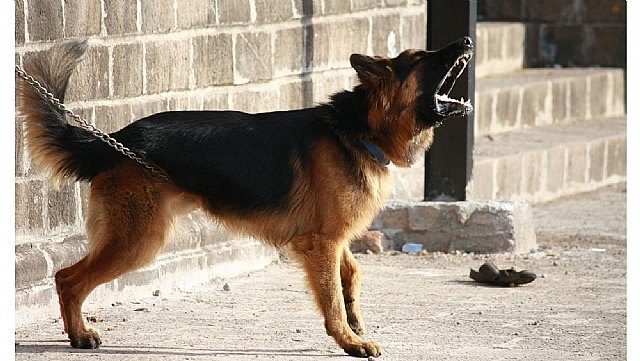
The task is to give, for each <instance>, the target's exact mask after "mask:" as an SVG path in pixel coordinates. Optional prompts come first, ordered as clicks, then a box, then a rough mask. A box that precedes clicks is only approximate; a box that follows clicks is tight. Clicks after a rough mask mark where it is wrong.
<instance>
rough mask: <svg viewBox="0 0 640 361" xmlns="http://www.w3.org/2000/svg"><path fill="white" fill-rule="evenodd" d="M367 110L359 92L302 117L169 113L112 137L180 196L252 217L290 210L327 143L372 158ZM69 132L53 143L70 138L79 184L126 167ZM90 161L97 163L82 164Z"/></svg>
mask: <svg viewBox="0 0 640 361" xmlns="http://www.w3.org/2000/svg"><path fill="white" fill-rule="evenodd" d="M366 102H367V100H366V98H365V94H364V92H363V91H362V89H360V88H359V87H358V88H356V90H355V91H353V92H351V91H344V92H341V93H337V94H334V95H333V97H332V101H331V102H329V103H328V104H324V105H319V106H317V107H314V108H309V109H301V110H295V111H280V112H268V113H258V114H247V113H243V112H238V111H174V112H163V113H157V114H154V115H151V116H149V117H146V118H142V119H140V120H138V121H136V122H134V123H132V124H130V125H128V126H126V127H125V128H123V129H121V130H119V131H117V132H114V133H112V134H111V136H113V137H114V138H115V139H116V140H118V141H119V142H121V143H123V144H124V145H126V146H127V147H128V148H130V149H131V150H132V151H134V152H136V153H138V154H140V155H141V156H143V157H144V158H146V159H147V160H149V161H151V162H152V163H153V164H156V165H157V166H159V167H160V168H162V169H163V170H164V171H165V172H166V173H167V174H168V175H169V177H170V178H171V180H172V181H173V182H175V183H176V185H178V186H179V187H180V188H182V189H185V190H186V191H189V192H192V193H194V194H198V195H200V196H202V197H203V199H205V200H206V201H207V202H208V206H209V207H210V209H212V210H215V211H232V212H236V213H238V212H240V213H246V212H252V211H259V210H266V209H275V208H279V207H282V206H285V205H286V201H287V197H288V195H289V192H290V190H291V186H292V184H293V183H294V177H295V176H296V175H295V174H294V168H293V165H294V163H297V164H299V165H300V166H301V167H303V168H304V167H306V166H307V165H308V163H309V160H310V155H311V152H312V149H311V146H312V144H313V143H314V142H315V141H317V140H319V139H321V138H323V139H327V140H330V141H331V142H333V143H334V145H335V146H336V147H337V148H338V149H341V150H342V154H343V156H344V160H345V161H346V162H348V163H349V164H355V159H354V151H355V152H366V150H364V148H363V147H362V146H361V145H360V143H359V139H360V137H362V136H363V135H364V134H365V133H366V132H368V130H369V127H368V123H367V121H366V117H367V111H366V110H367V106H366V104H367V103H366ZM66 131H67V132H68V134H64V135H62V134H56V135H54V136H56V137H57V136H58V135H62V137H63V138H66V140H65V141H62V142H61V143H62V144H66V145H67V146H68V147H69V149H68V150H69V151H70V152H71V153H72V154H75V155H76V156H74V157H73V159H74V162H72V164H74V165H75V166H77V167H78V179H86V180H91V179H92V178H93V177H94V176H95V175H97V174H98V173H100V172H102V171H105V170H108V169H110V168H113V167H115V166H117V165H119V164H120V163H121V162H123V161H125V160H126V159H127V158H125V157H124V156H123V155H121V154H119V153H117V152H116V151H115V150H113V149H109V148H108V147H107V145H106V144H104V143H102V142H101V141H99V140H98V139H95V138H93V139H92V138H91V137H90V136H88V135H87V134H85V133H83V132H82V131H81V130H78V129H77V128H74V127H70V126H68V127H66ZM194 155H195V156H194ZM87 159H91V160H92V161H90V162H86V161H84V163H82V162H83V160H87ZM373 160H374V159H373V158H372V161H373ZM238 164H242V166H237V165H238ZM356 176H358V175H356ZM359 178H360V177H356V179H359Z"/></svg>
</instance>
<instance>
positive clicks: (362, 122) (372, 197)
mask: <svg viewBox="0 0 640 361" xmlns="http://www.w3.org/2000/svg"><path fill="white" fill-rule="evenodd" d="M86 48H87V44H86V42H77V41H76V42H68V43H64V44H62V45H57V46H54V47H52V48H51V49H49V50H48V51H46V52H43V53H41V54H39V55H36V56H34V57H31V58H29V59H26V60H25V64H24V68H25V71H26V73H27V74H29V75H31V76H32V77H33V78H34V79H36V80H37V81H39V82H40V83H41V84H42V85H43V86H44V87H45V88H46V89H48V90H49V91H50V92H51V93H52V94H53V95H54V96H55V97H57V98H58V99H59V100H60V101H64V95H65V91H66V88H67V85H68V83H69V78H70V76H71V74H72V72H73V70H74V68H75V66H76V64H77V63H78V62H79V61H80V59H81V56H82V55H83V53H84V52H85V50H86ZM472 55H473V42H472V41H471V39H470V38H469V37H465V38H462V39H460V40H458V41H456V42H453V43H451V44H450V45H448V46H446V47H444V48H442V49H440V50H437V51H423V50H415V49H410V50H405V51H403V52H402V53H401V54H399V55H398V56H397V57H395V58H387V57H377V56H375V57H371V56H367V55H362V54H353V55H351V57H350V63H351V65H352V67H353V69H354V70H355V72H356V73H357V76H358V79H359V84H358V85H357V86H355V87H354V88H353V89H352V90H345V91H341V92H338V93H335V94H333V95H332V96H331V97H330V100H329V101H328V102H326V103H322V104H319V105H317V106H315V107H311V108H306V109H300V110H291V111H275V112H267V113H258V114H247V113H243V112H238V111H170V112H162V113H157V114H154V115H151V116H148V117H145V118H142V119H139V120H137V121H135V122H133V123H131V124H129V125H128V126H126V127H124V128H122V129H121V130H118V131H116V132H114V133H111V134H110V135H111V136H112V137H113V138H115V139H116V140H117V141H119V142H120V143H122V144H124V145H125V146H126V147H128V148H129V149H130V150H131V151H132V152H134V153H135V154H137V155H138V156H140V157H141V158H142V159H144V160H145V161H147V162H148V163H149V164H152V165H153V167H155V168H157V169H161V170H162V172H163V173H164V174H165V175H166V177H159V176H157V175H154V174H152V173H150V172H149V171H148V170H147V169H145V167H143V166H142V165H140V164H139V163H138V162H135V161H134V160H131V159H129V158H127V157H125V156H123V155H122V154H120V153H119V152H117V151H115V150H114V149H113V148H112V147H110V146H109V145H108V144H106V143H105V142H103V141H101V140H100V139H98V138H96V137H95V136H94V135H93V134H91V133H90V132H89V131H86V130H84V129H82V128H79V127H75V126H72V125H70V124H69V123H68V121H67V120H66V117H65V115H64V113H63V112H61V111H60V110H59V109H58V108H56V107H55V106H54V105H53V104H52V103H51V102H50V101H49V100H47V99H46V98H45V97H43V96H42V95H40V93H38V92H37V91H36V90H35V89H34V88H33V87H32V86H31V85H30V84H28V83H27V82H25V81H24V80H22V79H18V80H17V84H16V91H17V99H18V105H17V106H18V111H19V112H20V113H21V114H22V115H23V117H24V121H25V123H26V126H25V129H26V141H27V147H28V152H29V153H30V155H31V156H32V157H33V159H34V161H35V162H36V164H38V165H39V166H41V167H42V168H44V170H46V171H48V173H49V174H50V175H51V177H52V178H53V179H54V180H62V179H67V178H71V179H75V180H78V181H83V182H90V196H89V202H88V211H87V213H88V214H87V219H86V231H87V236H88V239H89V245H90V246H89V250H88V253H87V255H86V256H85V257H84V258H82V259H81V260H80V261H79V262H77V263H76V264H74V265H72V266H70V267H67V268H63V269H61V270H59V271H58V272H57V273H56V274H55V284H56V290H57V293H58V297H59V302H60V310H61V313H62V318H63V320H64V329H65V332H67V333H68V335H69V339H70V343H71V346H72V347H74V348H97V347H99V346H100V344H101V337H100V333H99V332H98V331H97V330H96V329H94V328H92V327H90V326H87V325H85V324H84V322H83V320H82V317H81V308H82V303H83V301H84V300H85V298H86V297H87V296H88V295H89V293H90V292H91V291H92V290H93V289H94V288H95V287H97V286H98V285H100V284H103V283H105V282H109V281H111V280H113V279H115V278H117V277H119V276H121V275H123V274H125V273H127V272H131V271H133V270H136V269H138V268H140V267H142V266H145V265H147V264H149V263H151V262H153V260H154V259H155V257H156V256H157V255H158V253H159V252H160V251H161V250H162V248H163V245H164V244H165V240H166V238H167V233H168V230H169V229H170V227H171V224H172V222H173V220H174V218H175V217H176V216H177V215H179V214H183V213H185V212H189V211H190V210H192V209H194V208H196V207H199V208H201V209H203V210H204V211H205V212H206V213H207V214H208V215H209V216H210V217H212V218H213V219H215V220H216V221H218V222H219V223H221V224H223V225H224V226H226V227H227V228H228V229H229V230H231V231H234V232H239V233H242V234H245V235H250V236H254V237H256V238H259V239H261V240H263V241H264V242H266V243H268V244H270V245H273V246H274V247H277V248H278V249H280V250H282V251H284V252H286V253H287V254H289V255H290V256H291V257H292V259H294V260H296V261H298V262H299V264H300V265H301V267H302V268H303V269H304V271H305V272H306V275H307V279H308V283H309V286H310V289H311V290H312V293H313V295H314V296H315V300H316V302H317V304H318V306H319V307H318V308H319V310H320V312H321V313H322V315H323V316H324V320H325V328H326V332H327V334H328V335H330V336H332V337H333V338H334V339H335V341H336V342H337V344H338V345H339V346H340V347H342V349H343V350H344V351H345V352H346V353H348V354H349V355H352V356H357V357H370V356H373V357H377V356H379V355H380V354H381V351H382V349H381V347H380V346H379V345H378V343H376V342H374V341H366V340H363V339H362V338H361V337H360V335H362V334H364V333H365V326H364V322H363V320H362V316H361V312H360V302H359V298H360V280H361V276H360V270H359V266H358V264H357V263H356V260H355V258H354V257H353V255H352V254H351V252H350V250H349V243H350V241H351V240H353V239H354V238H355V237H357V236H358V235H361V234H362V233H363V232H365V231H366V229H367V227H368V225H370V223H371V221H372V219H373V218H374V216H375V215H376V213H377V212H378V211H379V210H380V209H381V208H382V207H383V206H384V204H385V200H386V199H387V196H388V193H389V188H390V181H391V175H390V171H389V169H388V166H387V165H388V164H389V163H390V162H393V164H395V165H396V166H398V167H409V166H411V165H412V164H413V163H414V162H415V161H416V159H417V157H418V156H419V154H420V153H421V152H422V151H424V150H425V149H428V148H429V146H430V145H431V143H432V141H433V137H434V128H435V127H436V126H437V125H439V124H440V123H441V122H442V121H443V120H444V119H445V118H448V117H451V116H464V115H466V114H469V113H470V112H471V111H472V110H473V107H472V105H471V103H470V102H469V101H466V102H465V101H464V99H462V100H456V99H451V98H449V96H448V94H449V92H450V91H451V89H452V88H453V86H454V83H455V81H456V79H457V78H458V77H459V76H460V74H461V73H462V72H463V71H464V69H465V67H466V66H467V64H468V62H469V61H470V59H471V57H472Z"/></svg>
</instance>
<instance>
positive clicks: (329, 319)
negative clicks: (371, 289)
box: [290, 234, 381, 357]
mask: <svg viewBox="0 0 640 361" xmlns="http://www.w3.org/2000/svg"><path fill="white" fill-rule="evenodd" d="M290 244H291V245H292V249H293V251H294V253H295V255H296V257H297V258H298V259H299V260H300V261H301V262H302V266H303V267H304V270H305V271H306V273H307V278H308V281H309V285H310V286H311V289H312V291H313V294H314V295H315V298H316V301H317V303H318V306H319V308H320V310H321V312H322V315H323V316H324V324H325V328H326V331H327V334H328V335H329V336H331V337H333V338H334V339H335V340H336V342H337V343H338V345H340V347H342V349H344V350H345V352H346V353H348V354H349V355H351V356H356V357H369V356H374V357H377V356H379V355H380V353H381V347H380V346H379V345H378V344H377V343H375V342H372V341H364V340H363V339H361V338H360V337H359V336H358V335H356V334H355V333H354V332H353V330H351V328H350V327H349V324H348V322H347V312H346V309H345V304H344V299H343V296H342V289H341V282H340V259H341V257H342V252H343V251H344V247H345V246H346V242H339V241H336V240H334V239H331V238H329V237H327V236H325V235H321V234H309V235H301V236H298V237H295V238H294V239H292V240H291V242H290Z"/></svg>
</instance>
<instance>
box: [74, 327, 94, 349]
mask: <svg viewBox="0 0 640 361" xmlns="http://www.w3.org/2000/svg"><path fill="white" fill-rule="evenodd" d="M69 339H70V340H71V347H73V348H98V347H100V345H101V344H102V337H100V332H99V331H98V330H96V329H95V328H93V327H90V326H86V327H85V330H84V331H82V332H80V333H79V334H77V335H73V336H71V335H69Z"/></svg>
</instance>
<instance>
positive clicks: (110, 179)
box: [55, 169, 171, 348]
mask: <svg viewBox="0 0 640 361" xmlns="http://www.w3.org/2000/svg"><path fill="white" fill-rule="evenodd" d="M143 172H144V171H142V170H135V169H134V170H131V169H129V170H127V169H116V170H113V171H111V172H108V173H105V174H103V175H99V176H98V177H96V178H95V179H94V180H93V182H92V184H91V196H90V199H89V208H88V219H87V233H88V237H89V243H90V250H89V253H88V254H87V255H86V257H85V258H83V259H82V260H81V261H79V262H78V263H76V264H74V265H73V266H71V267H68V268H65V269H62V270H60V271H58V273H56V277H55V279H56V289H57V291H58V297H59V300H60V308H61V312H62V317H63V320H64V323H65V330H66V331H67V332H68V333H69V339H70V341H71V346H73V347H75V348H97V347H99V345H100V343H101V338H100V334H99V332H98V331H97V330H95V329H93V328H92V327H90V326H87V325H85V324H84V321H83V320H82V303H83V302H84V300H85V299H86V297H87V296H88V295H89V294H90V293H91V291H92V290H93V289H95V288H96V287H97V286H99V285H101V284H103V283H106V282H109V281H112V280H113V279H115V278H117V277H119V276H121V275H123V274H125V273H127V272H130V271H133V270H135V269H138V268H140V267H142V266H144V265H146V264H148V263H150V262H152V261H153V260H154V259H155V257H156V255H157V254H158V253H159V252H160V250H161V249H162V246H163V245H164V240H165V236H166V232H167V229H168V227H169V226H170V223H171V215H170V214H169V211H168V206H167V204H166V202H167V201H166V198H167V197H166V194H164V193H163V192H162V191H161V190H160V187H159V186H157V185H156V184H154V182H153V181H152V180H151V179H148V178H147V177H146V175H144V174H141V173H143Z"/></svg>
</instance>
